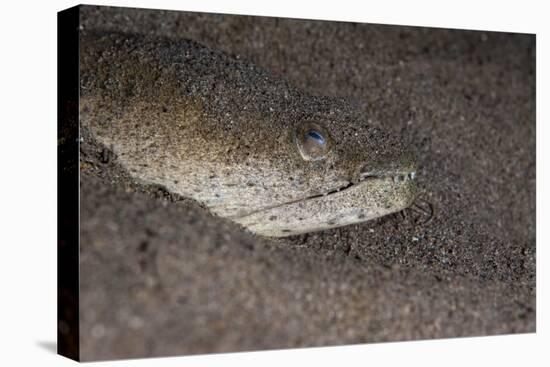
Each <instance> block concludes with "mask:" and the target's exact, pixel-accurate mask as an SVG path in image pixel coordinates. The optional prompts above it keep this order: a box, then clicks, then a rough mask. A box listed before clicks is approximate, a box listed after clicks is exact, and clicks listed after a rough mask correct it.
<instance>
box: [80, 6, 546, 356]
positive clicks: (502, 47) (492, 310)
mask: <svg viewBox="0 0 550 367" xmlns="http://www.w3.org/2000/svg"><path fill="white" fill-rule="evenodd" d="M82 26H83V27H84V28H87V29H91V28H99V29H104V30H106V29H107V30H109V29H110V30H118V31H120V30H122V31H126V32H138V33H153V34H158V35H159V36H164V37H174V38H190V39H193V40H196V41H198V42H201V43H203V44H205V45H207V46H209V47H211V48H218V49H221V50H224V51H225V52H227V53H229V54H231V55H233V56H238V57H242V58H245V59H248V60H251V61H253V62H254V63H256V64H258V65H259V66H262V67H263V68H265V69H266V70H268V71H270V72H271V73H273V74H274V75H277V76H280V77H282V78H285V79H287V80H288V81H290V82H291V83H292V84H294V85H295V86H298V87H300V88H302V89H304V90H306V91H307V92H309V93H312V94H317V95H330V96H341V97H346V98H350V99H353V100H356V101H357V102H358V103H359V105H360V106H361V108H363V109H364V110H365V111H366V113H368V115H369V116H370V121H369V123H371V124H379V125H383V126H384V127H386V128H387V129H391V130H393V131H395V133H396V134H400V135H401V136H402V137H403V139H405V140H406V141H408V142H410V143H411V144H412V145H413V146H414V148H415V149H416V150H417V151H418V153H419V154H418V155H419V157H420V169H419V178H418V180H419V185H420V187H421V195H420V198H419V200H418V205H419V207H420V208H421V209H423V210H426V211H427V212H431V211H432V209H433V215H430V214H427V213H426V214H421V213H419V212H415V211H412V210H406V211H404V212H403V213H400V214H396V215H392V216H388V217H384V218H381V219H378V220H375V221H371V222H367V223H363V224H360V225H353V226H348V227H343V228H339V229H334V230H327V231H324V232H318V233H312V234H308V235H303V236H296V237H289V238H286V239H280V240H269V239H262V238H259V237H255V236H253V235H250V234H248V233H246V232H244V231H243V230H241V229H240V228H239V227H238V226H237V225H235V224H233V223H231V222H228V221H226V220H223V219H220V218H216V217H213V216H212V215H210V214H209V213H208V211H207V210H205V209H203V208H201V207H200V206H199V205H198V204H196V203H194V202H192V201H190V200H187V199H182V198H179V197H175V196H173V195H169V194H167V193H165V192H164V191H163V190H162V189H160V188H155V187H143V186H141V185H139V184H138V183H135V182H133V181H132V180H131V179H129V178H128V176H127V175H126V174H125V173H124V172H123V171H122V170H121V169H120V168H119V167H118V166H117V165H116V159H114V157H112V156H111V155H110V154H109V153H108V151H107V150H104V149H103V147H100V146H98V145H97V144H94V142H93V141H92V139H90V137H89V136H86V135H85V136H84V143H83V144H82V145H81V227H82V228H81V258H80V260H81V268H80V269H81V272H80V277H81V288H80V289H81V301H80V302H81V303H80V308H81V343H82V345H81V347H82V350H81V356H82V358H83V360H93V359H112V358H128V357H147V356H161V355H177V354H191V353H208V352H229V351H240V350H257V349H268V348H269V349H273V348H288V347H303V346H322V345H337V344H351V343H364V342H382V341H398V340H417V339H427V338H444V337H460V336H475V335H496V334H507V333H525V332H534V331H535V38H534V36H532V35H519V34H505V33H492V32H469V31H456V30H438V29H425V28H411V27H396V26H380V25H359V24H352V23H336V22H320V21H302V20H289V19H275V18H254V17H235V16H221V15H204V14H196V13H195V14H193V13H176V12H158V11H138V10H134V9H120V8H119V9H117V8H94V7H83V8H82ZM421 209H417V210H421Z"/></svg>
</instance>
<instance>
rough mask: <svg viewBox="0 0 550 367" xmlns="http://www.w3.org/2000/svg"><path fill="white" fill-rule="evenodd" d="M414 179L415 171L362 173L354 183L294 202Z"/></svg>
mask: <svg viewBox="0 0 550 367" xmlns="http://www.w3.org/2000/svg"><path fill="white" fill-rule="evenodd" d="M415 178H416V171H410V172H394V173H384V174H379V173H372V172H365V173H362V174H361V175H360V176H359V179H358V180H357V181H355V182H354V181H349V182H348V183H347V184H346V185H343V186H340V187H338V188H336V189H332V190H329V191H326V192H323V193H321V194H316V195H312V196H308V197H306V198H303V199H299V200H296V201H303V200H309V199H316V198H320V197H324V196H327V195H332V194H336V193H339V192H342V191H345V190H348V189H351V188H352V187H354V186H357V185H360V184H362V183H364V182H366V181H373V180H385V179H389V180H391V181H393V182H394V183H399V182H406V181H409V180H411V181H412V180H414V179H415ZM296 201H293V202H292V203H294V202H296ZM283 205H284V204H283Z"/></svg>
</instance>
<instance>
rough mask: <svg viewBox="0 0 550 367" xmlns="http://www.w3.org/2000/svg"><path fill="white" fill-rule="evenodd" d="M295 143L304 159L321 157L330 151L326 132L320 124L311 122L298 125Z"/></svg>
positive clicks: (314, 159) (313, 159)
mask: <svg viewBox="0 0 550 367" xmlns="http://www.w3.org/2000/svg"><path fill="white" fill-rule="evenodd" d="M296 144H297V145H298V150H299V151H300V154H301V155H302V158H303V159H304V160H306V161H316V160H320V159H323V158H324V157H325V156H326V155H327V153H328V152H329V151H330V142H329V136H328V134H327V133H326V132H325V131H324V129H323V128H322V127H321V126H319V125H317V124H313V123H308V124H305V125H304V126H300V127H298V129H297V130H296Z"/></svg>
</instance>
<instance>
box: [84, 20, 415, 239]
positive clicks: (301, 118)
mask: <svg viewBox="0 0 550 367" xmlns="http://www.w3.org/2000/svg"><path fill="white" fill-rule="evenodd" d="M363 119H364V118H363ZM80 122H81V127H82V128H83V129H87V130H88V131H89V132H90V133H91V134H92V136H93V137H94V138H95V139H96V140H97V141H98V142H100V143H101V144H102V145H104V146H105V147H107V148H109V149H111V150H112V151H113V153H114V154H115V156H116V158H117V161H118V162H119V163H120V164H121V165H122V167H124V169H125V170H127V172H128V173H129V174H130V175H131V176H132V177H133V178H135V179H136V180H139V181H140V182H143V183H145V184H156V185H161V186H163V187H164V188H165V189H166V190H168V191H169V192H172V193H177V194H180V195H182V196H186V197H190V198H193V199H195V200H197V201H199V202H201V203H203V204H204V205H205V206H207V207H208V208H209V210H210V211H211V212H212V213H214V214H216V215H219V216H222V217H226V218H229V219H231V220H233V221H235V222H237V223H240V224H241V225H242V226H244V227H246V228H247V229H248V230H250V231H252V232H254V233H257V234H260V235H265V236H288V235H294V234H299V233H305V232H310V231H317V230H322V229H327V228H333V227H339V226H343V225H347V224H351V223H358V222H363V221H366V220H369V219H373V218H376V217H380V216H382V215H386V214H389V213H393V212H396V211H400V210H402V209H404V208H406V207H408V206H409V205H410V204H411V203H412V202H413V201H414V198H415V190H416V185H415V180H414V175H415V160H414V157H413V155H412V154H410V152H408V151H407V150H406V149H405V148H404V147H403V145H402V144H401V143H400V142H399V141H397V140H396V139H395V138H394V137H392V136H391V135H389V134H388V133H386V132H384V131H382V130H380V129H379V128H376V127H373V126H369V125H368V124H366V121H363V120H362V117H360V115H359V113H358V112H357V110H356V109H355V108H354V107H353V106H352V105H351V104H350V103H348V102H346V101H343V100H340V99H334V98H326V97H315V96H310V95H307V94H305V93H304V92H302V91H299V90H297V89H295V88H293V87H292V86H290V85H289V84H288V83H286V82H285V81H283V80H280V79H277V78H274V77H272V76H270V75H269V74H268V73H266V72H265V71H263V70H261V69H259V68H258V67H256V66H254V65H252V64H250V63H247V62H243V61H241V60H239V59H238V58H233V57H230V56H228V55H226V54H224V53H223V52H221V51H218V50H212V49H209V48H206V47H204V46H201V45H199V44H197V43H195V42H193V41H188V40H179V41H175V40H164V39H158V38H155V39H153V38H147V37H146V36H137V35H124V34H113V33H88V32H86V31H81V33H80Z"/></svg>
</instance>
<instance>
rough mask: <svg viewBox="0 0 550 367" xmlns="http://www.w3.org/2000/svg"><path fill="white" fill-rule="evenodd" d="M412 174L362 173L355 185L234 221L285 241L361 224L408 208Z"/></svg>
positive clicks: (412, 192)
mask: <svg viewBox="0 0 550 367" xmlns="http://www.w3.org/2000/svg"><path fill="white" fill-rule="evenodd" d="M415 176H416V172H415V171H414V170H408V171H400V172H391V173H383V174H380V173H373V172H365V173H362V174H361V175H360V176H359V179H358V180H357V181H355V182H348V183H347V184H346V185H344V186H339V187H336V188H332V189H328V190H326V191H324V192H322V193H320V194H316V195H313V196H308V197H305V198H302V199H298V200H294V201H291V202H287V203H282V204H279V205H275V206H272V207H268V208H263V209H260V210H257V211H254V212H252V213H248V214H246V215H244V216H241V217H238V218H233V220H235V221H236V222H238V223H240V224H241V225H243V226H244V227H245V228H247V229H248V230H250V231H251V232H253V233H256V234H259V235H263V236H269V237H285V236H292V235H297V234H301V233H307V232H314V231H320V230H324V229H329V228H336V227H341V226H345V225H348V224H354V223H360V222H364V221H368V220H371V219H374V218H378V217H381V216H384V215H387V214H390V213H394V212H398V211H400V210H403V209H405V208H407V207H408V206H410V205H411V204H412V202H413V201H414V199H415V194H416V181H415Z"/></svg>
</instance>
